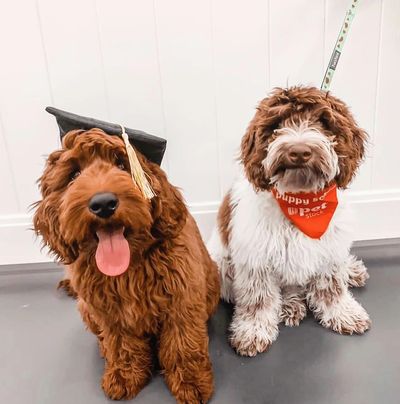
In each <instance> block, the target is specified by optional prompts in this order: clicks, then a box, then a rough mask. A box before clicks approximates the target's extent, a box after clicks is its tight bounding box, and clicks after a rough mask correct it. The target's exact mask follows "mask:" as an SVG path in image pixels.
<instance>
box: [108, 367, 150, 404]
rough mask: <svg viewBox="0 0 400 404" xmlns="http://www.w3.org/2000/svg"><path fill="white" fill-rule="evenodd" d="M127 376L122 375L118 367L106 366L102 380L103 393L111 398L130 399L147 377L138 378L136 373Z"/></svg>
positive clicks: (138, 390) (143, 384)
mask: <svg viewBox="0 0 400 404" xmlns="http://www.w3.org/2000/svg"><path fill="white" fill-rule="evenodd" d="M132 372H133V371H132ZM124 373H126V371H124ZM129 376H130V377H129V378H127V377H124V376H122V371H121V370H119V369H112V368H107V369H106V370H105V372H104V375H103V380H102V388H103V390H104V393H105V394H106V395H107V396H108V397H109V398H111V399H112V400H130V399H132V398H134V397H135V396H136V395H137V394H138V393H139V392H140V390H142V388H143V387H144V386H145V384H146V382H147V378H146V377H139V378H138V377H137V376H138V375H137V374H131V375H129Z"/></svg>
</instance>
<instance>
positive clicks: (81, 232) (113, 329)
mask: <svg viewBox="0 0 400 404" xmlns="http://www.w3.org/2000/svg"><path fill="white" fill-rule="evenodd" d="M138 157H139V160H140V162H141V164H142V167H143V168H144V170H145V172H146V173H147V175H148V177H149V178H150V181H151V184H152V187H153V189H154V191H155V193H156V197H154V198H153V199H152V200H151V201H148V200H145V199H144V198H143V197H142V195H141V193H140V191H139V190H138V189H137V188H136V187H135V186H134V184H133V183H132V179H131V176H130V174H129V172H127V171H126V170H123V169H121V168H123V167H121V164H123V165H124V166H125V167H129V165H128V164H129V163H128V161H127V156H126V153H125V148H124V144H123V141H122V140H121V139H120V138H119V137H116V136H108V135H106V134H105V133H104V132H102V131H101V130H99V129H92V130H89V131H86V132H85V131H82V130H77V131H71V132H70V133H69V134H67V135H66V137H65V138H64V141H63V148H62V149H61V150H58V151H55V152H53V153H52V154H51V155H50V156H49V158H48V160H47V164H46V168H45V171H44V174H43V176H42V177H41V179H40V181H39V183H40V189H41V192H42V196H43V199H42V200H41V201H39V202H37V204H36V207H37V209H36V213H35V216H34V227H35V230H36V233H37V234H39V235H41V236H42V238H43V242H44V244H45V245H47V246H48V247H49V248H50V250H51V251H52V252H53V253H54V254H55V256H56V257H57V258H58V259H59V260H60V261H61V262H63V263H64V264H68V265H69V270H68V272H69V277H70V283H69V282H67V283H65V282H64V283H63V284H62V285H61V287H64V288H65V287H67V289H68V291H69V292H70V293H73V291H74V292H75V293H76V294H77V296H78V306H79V310H80V312H81V314H82V318H83V320H84V322H85V323H86V325H87V327H88V328H89V329H90V330H91V331H92V332H93V333H95V334H96V335H97V336H98V340H99V345H100V349H101V353H102V355H103V356H104V357H105V360H106V366H105V371H104V375H103V380H102V386H103V389H104V391H105V393H106V394H107V396H109V397H110V398H112V399H130V398H132V397H134V396H136V395H137V394H138V392H139V391H140V390H141V389H142V388H143V386H144V385H145V384H146V383H147V382H148V380H149V378H150V376H151V371H152V348H151V347H152V344H151V341H152V340H153V339H154V338H155V339H156V341H157V348H158V349H157V352H158V358H159V363H160V366H161V369H162V372H163V373H164V375H165V380H166V383H167V385H168V387H169V388H170V390H171V392H172V394H173V395H174V396H175V397H176V399H177V401H178V402H180V403H198V402H201V401H202V402H206V401H208V400H209V398H210V397H211V395H212V392H213V376H212V369H211V363H210V359H209V356H208V335H207V324H206V322H207V320H208V318H209V316H210V315H211V314H212V313H213V311H214V310H215V308H216V306H217V303H218V299H219V281H218V274H217V269H216V266H215V264H214V263H213V262H212V260H211V258H210V256H209V255H208V252H207V251H206V248H205V246H204V244H203V241H202V239H201V236H200V233H199V231H198V229H197V226H196V224H195V221H194V219H193V218H192V216H191V215H190V214H189V212H188V210H187V208H186V206H185V204H184V202H183V199H182V196H181V194H180V192H179V191H178V190H177V189H176V188H175V187H174V186H172V185H171V184H170V183H169V182H168V180H167V177H166V175H165V173H164V172H163V171H162V170H161V169H160V167H158V166H157V165H155V164H153V163H151V162H149V161H147V160H146V159H145V158H144V157H143V156H142V155H140V154H139V153H138ZM77 170H79V171H80V175H79V176H78V177H76V178H72V177H73V176H74V173H76V172H77ZM106 191H107V192H113V193H114V194H116V195H117V196H118V198H119V205H118V209H117V210H116V212H115V214H114V215H113V216H111V217H110V218H109V219H101V218H98V217H97V216H95V215H93V214H92V213H91V212H90V211H89V209H88V201H89V199H90V198H91V197H92V195H94V194H95V193H98V192H106ZM121 226H124V227H125V229H126V230H125V232H126V239H127V240H128V243H129V245H130V250H131V261H130V266H129V268H128V270H127V271H126V272H125V273H123V274H122V275H120V276H117V277H108V276H105V275H103V274H102V273H101V272H100V271H99V270H98V269H97V267H96V262H95V257H94V256H95V250H96V247H97V239H96V237H95V231H96V229H98V228H107V229H113V228H114V227H121Z"/></svg>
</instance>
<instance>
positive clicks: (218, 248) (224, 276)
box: [207, 227, 234, 303]
mask: <svg viewBox="0 0 400 404" xmlns="http://www.w3.org/2000/svg"><path fill="white" fill-rule="evenodd" d="M207 249H208V251H209V253H210V255H211V258H212V259H213V260H214V261H215V263H216V264H217V267H218V273H219V278H220V289H221V290H220V294H221V298H222V299H223V300H225V301H226V302H230V303H234V301H233V292H232V287H233V286H232V281H233V277H234V268H233V264H232V263H231V260H230V256H229V251H228V248H227V247H225V246H224V245H223V244H222V241H221V237H220V234H219V231H218V228H217V227H216V228H215V229H214V231H213V233H212V235H211V238H210V240H209V242H208V243H207Z"/></svg>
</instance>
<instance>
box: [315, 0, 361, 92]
mask: <svg viewBox="0 0 400 404" xmlns="http://www.w3.org/2000/svg"><path fill="white" fill-rule="evenodd" d="M360 1H361V0H352V3H351V6H350V8H349V9H348V10H347V13H346V17H345V19H344V21H343V25H342V28H341V30H340V33H339V36H338V39H337V40H336V44H335V48H334V49H333V52H332V56H331V59H330V61H329V65H328V67H327V69H326V72H325V76H324V79H323V81H322V84H321V90H322V91H325V92H327V91H329V87H330V86H331V83H332V78H333V74H334V73H335V70H336V66H337V64H338V62H339V58H340V55H341V54H342V50H343V46H344V43H345V41H346V38H347V34H348V32H349V30H350V25H351V23H352V22H353V19H354V16H355V15H356V9H357V6H358V4H359V3H360Z"/></svg>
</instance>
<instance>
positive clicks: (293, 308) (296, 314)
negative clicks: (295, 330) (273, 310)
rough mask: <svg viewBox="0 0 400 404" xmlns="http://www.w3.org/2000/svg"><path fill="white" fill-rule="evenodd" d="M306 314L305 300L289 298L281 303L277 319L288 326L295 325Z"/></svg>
mask: <svg viewBox="0 0 400 404" xmlns="http://www.w3.org/2000/svg"><path fill="white" fill-rule="evenodd" d="M306 315H307V306H306V303H305V301H301V300H291V301H289V302H283V303H282V307H281V312H280V315H279V319H280V321H281V322H284V323H285V325H286V326H288V327H297V326H298V325H299V324H300V322H301V320H303V319H304V318H305V317H306Z"/></svg>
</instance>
